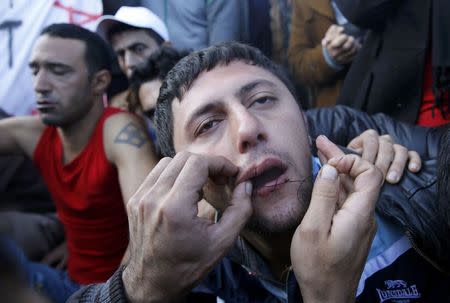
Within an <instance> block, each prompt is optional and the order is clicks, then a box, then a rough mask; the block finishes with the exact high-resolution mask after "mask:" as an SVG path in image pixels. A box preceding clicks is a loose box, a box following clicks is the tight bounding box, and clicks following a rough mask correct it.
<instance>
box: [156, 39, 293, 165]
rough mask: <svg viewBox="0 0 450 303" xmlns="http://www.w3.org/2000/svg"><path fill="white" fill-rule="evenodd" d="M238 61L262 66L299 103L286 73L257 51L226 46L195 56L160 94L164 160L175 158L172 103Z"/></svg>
mask: <svg viewBox="0 0 450 303" xmlns="http://www.w3.org/2000/svg"><path fill="white" fill-rule="evenodd" d="M235 61H242V62H245V63H248V64H250V65H254V66H258V67H261V68H262V69H265V70H267V71H268V72H270V73H272V74H273V75H274V76H275V77H277V78H278V79H280V81H281V82H283V83H284V85H286V87H287V89H288V90H289V92H290V93H291V94H292V96H294V98H295V99H296V100H297V98H296V94H295V89H294V87H293V85H292V83H291V81H290V80H289V77H288V76H287V74H286V73H285V71H284V70H283V69H282V68H281V67H280V66H278V65H277V64H275V63H274V62H273V61H272V60H270V59H269V58H267V57H266V56H265V55H264V54H263V53H262V52H261V51H260V50H258V49H257V48H254V47H252V46H249V45H246V44H242V43H238V42H225V43H221V44H218V45H214V46H210V47H208V48H206V49H204V50H200V51H197V52H194V53H191V54H190V55H188V56H186V57H184V58H183V59H181V60H180V61H179V62H178V63H177V64H176V65H175V67H174V68H173V69H172V70H170V71H169V73H168V74H167V77H166V78H165V80H164V81H163V84H162V86H161V90H160V93H159V97H158V102H157V105H156V112H155V122H156V127H157V130H158V138H159V142H160V146H161V152H162V154H163V155H164V156H169V157H173V156H174V155H175V148H174V146H173V114H172V101H173V100H174V99H175V98H177V99H178V100H180V101H181V99H182V98H183V96H184V94H185V93H186V92H187V91H188V90H189V88H190V87H191V85H192V83H193V82H194V81H195V79H197V77H198V76H199V74H200V73H202V72H204V71H210V70H212V69H213V68H215V67H216V66H218V65H228V64H230V63H231V62H235Z"/></svg>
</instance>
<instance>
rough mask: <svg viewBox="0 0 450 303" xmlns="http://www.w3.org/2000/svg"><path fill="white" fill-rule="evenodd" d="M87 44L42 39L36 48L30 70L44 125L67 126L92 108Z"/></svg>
mask: <svg viewBox="0 0 450 303" xmlns="http://www.w3.org/2000/svg"><path fill="white" fill-rule="evenodd" d="M85 50H86V46H85V44H84V42H82V41H80V40H76V39H63V38H57V37H50V36H48V35H43V36H41V37H39V38H38V40H37V41H36V44H35V46H34V49H33V52H32V55H31V60H30V64H29V65H30V68H31V71H32V74H33V85H34V90H35V93H36V100H37V101H36V102H37V106H36V108H37V110H38V111H39V115H40V117H41V119H42V121H43V122H44V123H45V124H49V125H55V126H62V127H64V126H67V125H70V124H71V123H74V122H76V121H78V120H80V119H81V118H82V117H83V116H84V115H85V114H86V113H87V112H88V111H89V109H90V108H91V107H92V102H93V101H92V100H93V98H92V92H91V87H90V81H89V77H88V76H89V72H88V68H87V66H86V63H85V57H84V54H85Z"/></svg>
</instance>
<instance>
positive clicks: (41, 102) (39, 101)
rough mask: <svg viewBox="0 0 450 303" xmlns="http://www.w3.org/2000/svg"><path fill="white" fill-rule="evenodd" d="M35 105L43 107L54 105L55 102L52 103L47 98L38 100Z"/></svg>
mask: <svg viewBox="0 0 450 303" xmlns="http://www.w3.org/2000/svg"><path fill="white" fill-rule="evenodd" d="M36 103H37V104H42V105H44V104H55V103H56V102H53V101H52V100H50V99H47V98H40V99H38V100H37V101H36Z"/></svg>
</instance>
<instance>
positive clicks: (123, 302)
mask: <svg viewBox="0 0 450 303" xmlns="http://www.w3.org/2000/svg"><path fill="white" fill-rule="evenodd" d="M122 271H123V268H119V269H118V270H117V271H116V272H115V273H114V274H113V275H112V276H111V278H109V279H108V281H106V282H105V283H100V284H91V285H88V286H85V287H83V288H81V289H80V290H78V291H77V292H76V293H74V294H73V295H72V296H71V297H70V298H69V299H68V300H67V302H66V303H127V302H128V300H127V297H126V295H125V289H124V287H123V282H122Z"/></svg>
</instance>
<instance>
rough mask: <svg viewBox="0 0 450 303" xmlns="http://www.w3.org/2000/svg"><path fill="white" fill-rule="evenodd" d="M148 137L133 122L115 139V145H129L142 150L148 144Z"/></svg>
mask: <svg viewBox="0 0 450 303" xmlns="http://www.w3.org/2000/svg"><path fill="white" fill-rule="evenodd" d="M147 140H148V139H147V136H146V135H145V134H144V132H143V131H142V130H141V129H140V128H139V127H138V126H136V124H134V123H133V122H130V123H128V124H127V125H125V126H124V127H123V128H122V129H121V130H120V132H119V134H118V135H117V136H116V138H115V139H114V143H119V144H129V145H133V146H136V147H137V148H140V147H141V146H142V145H144V144H145V143H146V142H147Z"/></svg>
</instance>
